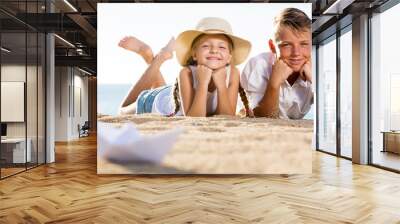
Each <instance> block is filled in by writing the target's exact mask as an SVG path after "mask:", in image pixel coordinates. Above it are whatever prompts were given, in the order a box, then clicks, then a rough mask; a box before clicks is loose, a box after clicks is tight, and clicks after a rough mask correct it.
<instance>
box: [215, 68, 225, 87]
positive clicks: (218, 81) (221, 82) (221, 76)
mask: <svg viewBox="0 0 400 224" xmlns="http://www.w3.org/2000/svg"><path fill="white" fill-rule="evenodd" d="M212 79H213V81H214V84H215V86H216V87H217V88H221V87H225V81H226V68H225V66H224V67H222V68H219V69H216V70H214V71H213V72H212Z"/></svg>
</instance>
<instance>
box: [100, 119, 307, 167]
mask: <svg viewBox="0 0 400 224" xmlns="http://www.w3.org/2000/svg"><path fill="white" fill-rule="evenodd" d="M98 120H99V121H101V122H106V123H113V124H115V125H116V126H120V125H121V124H123V123H126V122H133V123H134V124H135V126H136V127H137V128H138V129H139V131H140V133H141V134H143V135H151V134H155V133H160V132H162V131H165V130H170V129H173V128H175V127H183V129H184V133H183V134H181V135H180V136H179V138H178V140H177V142H176V143H175V145H174V146H173V148H172V149H171V150H170V151H169V152H168V154H167V155H166V156H165V158H164V159H163V162H162V163H161V164H159V165H152V164H143V163H141V164H138V163H123V164H122V163H113V162H110V161H108V160H105V159H103V158H100V156H98V161H97V162H98V163H97V172H98V173H99V174H297V173H311V169H312V154H311V142H312V134H313V121H311V120H280V119H268V118H240V117H232V116H214V117H207V118H193V117H162V116H159V115H152V114H145V115H127V116H102V117H100V118H99V119H98Z"/></svg>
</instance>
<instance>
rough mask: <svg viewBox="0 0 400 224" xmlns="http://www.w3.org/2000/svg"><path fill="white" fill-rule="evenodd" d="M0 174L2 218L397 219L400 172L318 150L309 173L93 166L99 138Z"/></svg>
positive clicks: (162, 220) (187, 220)
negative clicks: (188, 172)
mask: <svg viewBox="0 0 400 224" xmlns="http://www.w3.org/2000/svg"><path fill="white" fill-rule="evenodd" d="M56 158H57V161H56V163H55V164H51V165H46V166H41V167H39V168H36V169H33V170H30V171H28V172H26V173H22V174H19V175H17V176H14V177H10V178H8V179H5V180H2V181H0V223H44V222H48V223H374V224H376V223H385V224H386V223H400V175H398V174H395V173H391V172H387V171H384V170H380V169H377V168H374V167H369V166H359V165H353V164H351V162H350V161H347V160H343V159H338V158H335V157H333V156H330V155H326V154H323V153H319V152H314V155H313V158H314V163H313V174H312V175H290V176H285V175H256V176H249V175H239V176H232V175H229V176H211V175H210V176H205V175H202V176H128V175H125V176H124V175H118V176H117V175H109V176H99V175H97V174H96V139H95V138H94V137H89V138H85V139H82V140H81V141H76V142H71V143H69V144H58V145H57V147H56Z"/></svg>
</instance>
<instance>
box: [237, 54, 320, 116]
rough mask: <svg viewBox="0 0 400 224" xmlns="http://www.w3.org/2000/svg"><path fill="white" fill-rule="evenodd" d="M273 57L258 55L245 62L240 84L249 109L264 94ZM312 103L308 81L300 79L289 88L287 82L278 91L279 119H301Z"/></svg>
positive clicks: (271, 55)
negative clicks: (245, 94) (247, 99)
mask: <svg viewBox="0 0 400 224" xmlns="http://www.w3.org/2000/svg"><path fill="white" fill-rule="evenodd" d="M274 62H275V55H274V54H273V53H272V52H265V53H262V54H259V55H257V56H255V57H253V58H251V59H250V60H249V62H247V64H246V66H245V68H244V70H243V72H242V74H241V77H240V83H241V85H242V87H243V89H244V90H246V92H247V96H248V98H249V103H250V107H251V108H252V109H253V108H254V107H256V106H257V105H258V103H259V102H260V100H261V99H262V98H263V96H264V94H265V89H266V88H267V84H268V81H269V78H270V76H271V74H272V65H273V64H274ZM313 103H314V91H313V89H312V84H311V82H309V81H304V80H303V79H301V78H300V77H299V78H298V79H297V80H296V81H295V82H294V83H293V85H292V86H291V85H290V84H289V83H288V82H287V80H285V82H284V83H282V85H281V88H280V90H279V117H280V118H290V119H301V118H303V117H304V116H305V115H306V114H307V113H308V111H310V109H311V105H312V104H313Z"/></svg>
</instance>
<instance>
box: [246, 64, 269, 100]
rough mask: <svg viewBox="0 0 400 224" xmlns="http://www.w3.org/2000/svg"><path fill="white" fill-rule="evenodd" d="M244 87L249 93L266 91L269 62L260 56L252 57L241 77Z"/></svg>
mask: <svg viewBox="0 0 400 224" xmlns="http://www.w3.org/2000/svg"><path fill="white" fill-rule="evenodd" d="M240 83H241V85H242V87H243V88H244V89H245V90H246V91H247V92H249V93H264V92H265V89H266V86H267V63H266V60H262V59H261V58H260V57H255V58H252V59H250V61H249V62H248V63H247V64H246V66H245V67H244V69H243V72H242V74H241V77H240Z"/></svg>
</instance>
